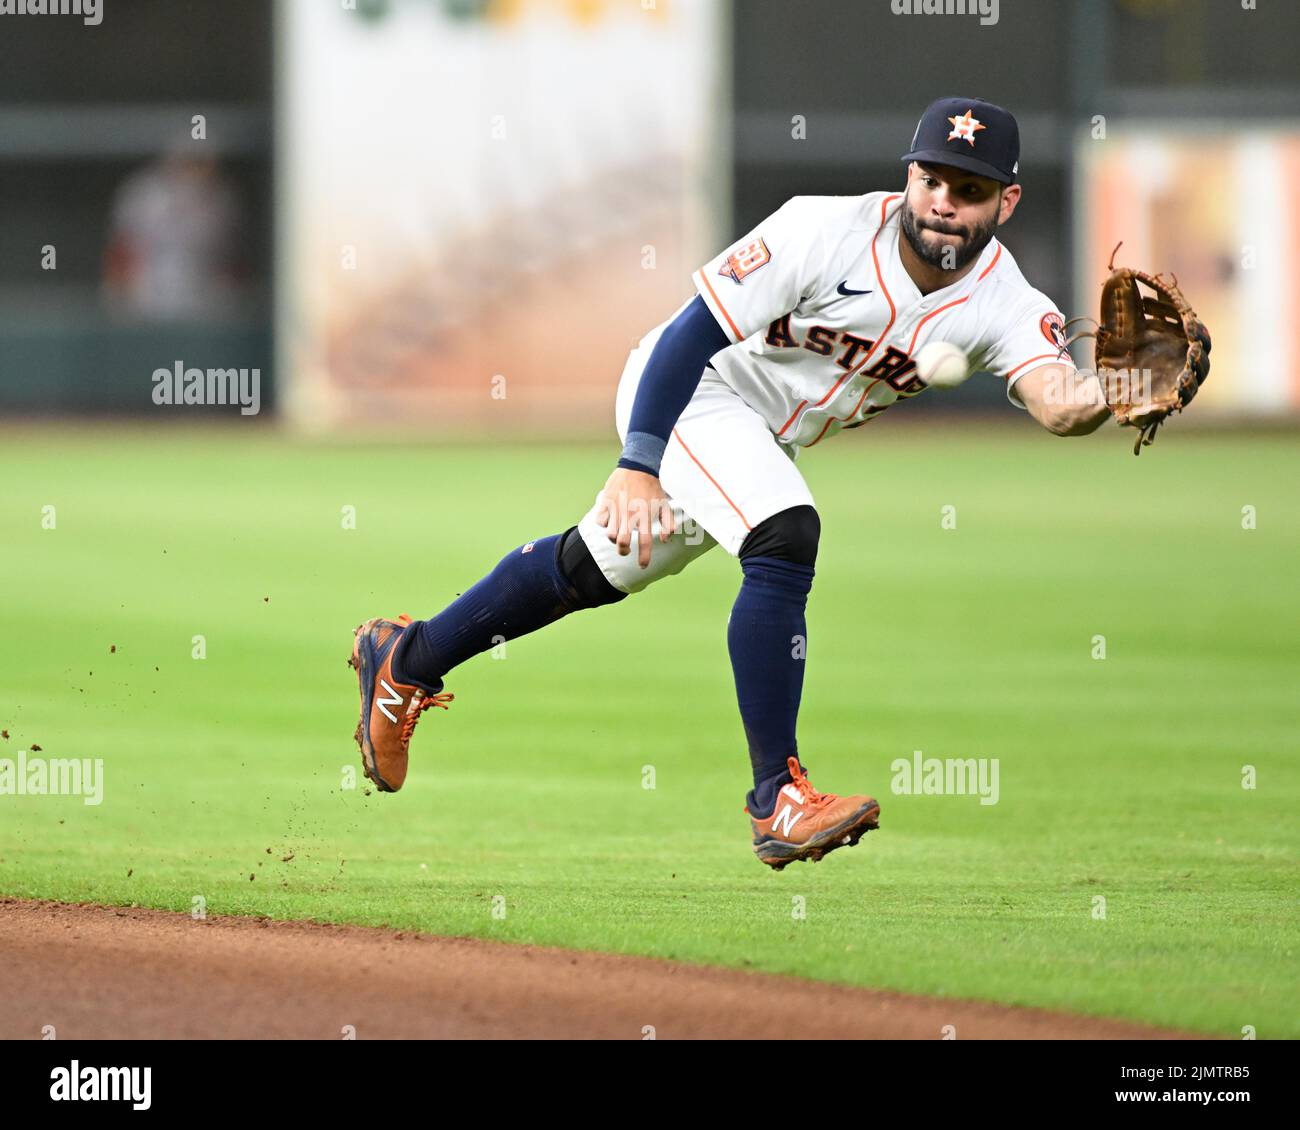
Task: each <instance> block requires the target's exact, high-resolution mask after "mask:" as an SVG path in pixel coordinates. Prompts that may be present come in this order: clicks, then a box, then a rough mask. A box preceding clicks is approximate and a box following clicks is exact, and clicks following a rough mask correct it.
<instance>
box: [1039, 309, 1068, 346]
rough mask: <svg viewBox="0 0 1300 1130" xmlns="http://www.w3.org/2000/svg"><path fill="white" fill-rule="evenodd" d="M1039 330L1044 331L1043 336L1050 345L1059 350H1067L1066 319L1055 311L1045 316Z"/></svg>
mask: <svg viewBox="0 0 1300 1130" xmlns="http://www.w3.org/2000/svg"><path fill="white" fill-rule="evenodd" d="M1038 326H1039V328H1040V329H1041V330H1042V331H1043V336H1044V337H1045V338H1047V341H1048V344H1050V345H1054V346H1056V348H1057V349H1061V350H1064V349H1065V319H1064V318H1062V317H1061V315H1060V314H1058V313H1056V311H1055V310H1053V311H1052V312H1051V313H1050V314H1044V315H1043V319H1042V321H1041V322H1039V323H1038Z"/></svg>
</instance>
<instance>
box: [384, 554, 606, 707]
mask: <svg viewBox="0 0 1300 1130" xmlns="http://www.w3.org/2000/svg"><path fill="white" fill-rule="evenodd" d="M563 537H564V535H563V534H554V535H552V536H551V537H545V538H539V539H538V540H537V541H532V542H529V543H528V544H527V545H523V546H520V547H519V548H518V549H514V550H511V551H510V552H509V553H507V554H506V555H505V556H504V557H503V558H502V559H501V561H500V563H499V564H498V565H497V567H496V568H495V569H493V570H492V572H491V573H489V574H488V575H487V576H486V577H484V578H483V579H482V580H481V581H479V582H478V583H477V584H475V585H473V586H471V587H470V588H468V589H466V590H465V592H464V593H462V594H461V595H460V596H459V597H457V598H456V599H455V600H454V601H452V602H451V603H450V604H449V605H447V607H446V608H444V609H443V610H442V611H441V612H439V613H438V615H437V616H435V617H433V619H431V620H416V621H414V622H413V623H412V624H411V627H410V629H409V630H408V631H406V632H405V633H404V634H403V635H402V638H401V640H400V641H399V643H398V650H397V654H396V655H395V656H394V657H393V675H394V676H395V677H396V678H397V679H398V680H399V681H401V682H404V683H416V684H419V685H420V686H423V687H427V688H428V689H430V690H432V691H434V692H437V691H440V690H442V677H443V676H444V675H445V674H447V672H448V671H450V670H451V669H452V668H453V667H456V666H458V665H459V664H461V663H464V662H465V660H467V659H469V658H470V657H471V656H475V655H478V654H479V653H480V652H483V651H487V650H488V649H489V648H491V647H494V646H496V644H498V643H500V642H501V641H502V640H503V639H505V640H513V639H517V638H518V637H519V636H524V635H527V634H528V633H529V632H535V631H537V629H538V628H544V627H545V626H546V625H547V624H553V623H554V622H555V621H556V620H559V619H561V618H562V617H564V616H567V615H568V614H569V613H570V612H576V611H577V610H578V609H579V608H581V607H583V605H582V602H581V600H580V598H579V595H578V592H577V590H576V589H575V588H574V587H573V585H572V584H571V583H570V581H569V579H568V578H567V577H566V576H565V575H564V572H563V570H562V569H561V568H560V562H559V553H560V542H561V541H562V539H563Z"/></svg>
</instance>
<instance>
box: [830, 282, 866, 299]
mask: <svg viewBox="0 0 1300 1130" xmlns="http://www.w3.org/2000/svg"><path fill="white" fill-rule="evenodd" d="M848 281H849V280H848V279H845V280H844V282H842V283H840V285H839V286H837V287H836V288H835V289H836V290H837V291H839V292H840V294H842V295H844V297H845V298H849V297H851V296H852V295H855V294H870V293H871V291H869V290H850V289H849V288H848V287H847V286H845V285H844V283H846V282H848Z"/></svg>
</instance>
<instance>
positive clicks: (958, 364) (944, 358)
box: [916, 341, 970, 388]
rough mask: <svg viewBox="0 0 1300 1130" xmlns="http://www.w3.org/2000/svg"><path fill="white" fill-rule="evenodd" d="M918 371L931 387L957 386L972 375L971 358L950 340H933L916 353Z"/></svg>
mask: <svg viewBox="0 0 1300 1130" xmlns="http://www.w3.org/2000/svg"><path fill="white" fill-rule="evenodd" d="M916 372H917V375H918V376H919V377H920V378H921V380H923V381H925V383H926V384H927V385H929V386H930V387H931V388H956V387H957V386H958V385H959V384H961V383H962V381H964V380H965V379H966V378H967V377H969V376H970V358H969V357H967V356H966V353H965V351H964V350H962V349H960V348H959V347H958V346H955V345H953V344H952V342H950V341H932V342H930V343H929V344H928V345H926V346H924V347H923V348H922V350H921V352H920V353H918V354H917V355H916Z"/></svg>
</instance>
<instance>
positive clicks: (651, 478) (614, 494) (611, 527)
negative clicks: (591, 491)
mask: <svg viewBox="0 0 1300 1130" xmlns="http://www.w3.org/2000/svg"><path fill="white" fill-rule="evenodd" d="M596 506H597V509H596V521H597V522H599V523H601V524H602V525H603V526H604V527H605V533H606V534H607V535H608V536H609V540H610V541H612V542H614V543H615V544H616V545H617V546H618V551H619V553H620V554H622V555H623V556H624V557H626V556H627V555H628V554H629V553H630V552H631V549H632V531H633V530H636V531H637V564H638V565H640V566H641V568H642V569H644V568H646V567H647V566H649V564H650V546H651V543H652V541H653V538H654V520H655V519H656V518H658V520H659V540H660V541H661V542H666V541H667V540H668V539H669V538H670V537H672V535H673V531H674V530H675V529H676V528H677V525H676V519H675V518H674V516H673V508H672V503H671V502H669V500H668V495H667V492H666V491H665V490H664V488H663V486H662V485H661V484H660V482H659V479H658V477H657V476H655V475H648V474H646V473H645V472H644V471H632V470H629V469H628V468H626V467H615V468H614V473H613V474H612V475H610V477H609V480H608V481H607V482H606V483H605V487H604V489H603V490H602V491H601V492H600V494H599V495H598V496H597V498H596Z"/></svg>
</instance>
